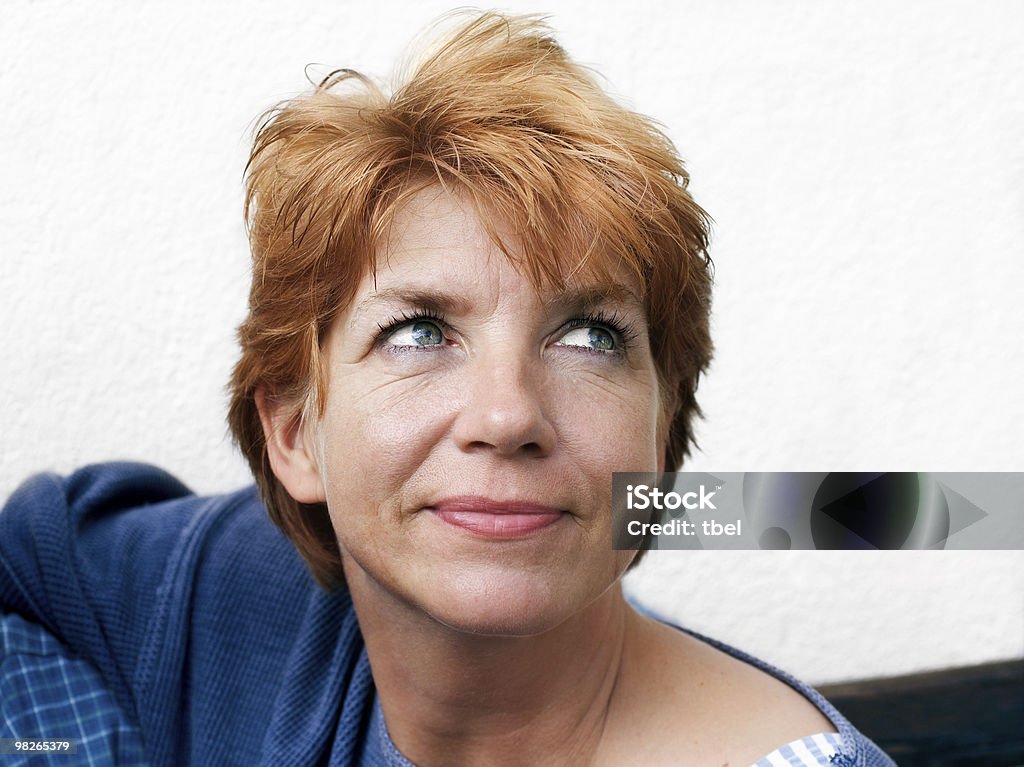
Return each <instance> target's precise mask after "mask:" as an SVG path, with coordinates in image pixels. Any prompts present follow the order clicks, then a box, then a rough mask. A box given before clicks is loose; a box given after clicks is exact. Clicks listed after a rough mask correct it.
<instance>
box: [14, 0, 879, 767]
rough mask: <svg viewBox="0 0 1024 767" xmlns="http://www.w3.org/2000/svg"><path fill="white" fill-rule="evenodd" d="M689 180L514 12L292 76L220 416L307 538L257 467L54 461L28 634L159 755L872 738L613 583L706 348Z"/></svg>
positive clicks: (46, 483)
mask: <svg viewBox="0 0 1024 767" xmlns="http://www.w3.org/2000/svg"><path fill="white" fill-rule="evenodd" d="M686 185H687V175H686V172H685V170H684V169H683V167H682V164H681V163H680V161H679V160H678V158H677V156H676V154H675V151H674V148H673V147H672V146H671V144H670V142H669V141H668V140H667V139H666V138H665V137H664V136H663V135H662V134H661V133H660V132H658V131H657V130H656V129H655V128H654V127H653V126H652V125H651V123H650V122H649V121H647V120H646V119H644V118H642V117H640V116H638V115H635V114H632V113H630V112H628V111H626V110H624V109H622V108H621V107H619V106H618V105H616V104H615V103H614V102H613V101H611V100H610V99H609V98H608V97H607V96H606V95H605V94H604V93H603V92H602V91H601V90H600V89H599V88H598V87H597V86H596V84H595V83H594V81H593V79H592V77H591V76H590V75H589V74H588V73H587V72H586V71H585V70H583V69H582V68H580V67H578V66H577V65H575V64H573V63H572V62H571V61H570V60H569V59H568V58H567V57H566V56H565V54H564V52H563V51H562V50H561V49H560V48H559V47H558V45H557V44H556V43H555V42H554V41H553V40H552V39H551V37H550V36H549V35H548V33H547V30H546V29H545V28H544V27H543V25H542V24H541V23H539V22H538V21H536V20H534V19H529V18H507V17H503V16H500V15H496V14H482V15H479V16H477V17H475V18H473V19H471V20H470V21H468V22H467V23H466V24H465V25H464V26H462V27H461V28H460V29H458V30H457V31H456V32H455V33H454V34H452V35H451V36H450V37H449V38H447V39H446V40H445V41H444V42H443V43H442V44H441V45H440V46H439V47H438V48H437V49H436V50H435V51H434V52H433V53H432V54H431V55H430V56H429V57H427V58H426V59H425V60H424V61H423V62H422V63H421V64H420V65H419V66H418V67H416V68H415V69H414V71H413V73H412V75H411V76H410V78H409V79H408V80H407V82H405V83H404V84H403V85H402V86H401V87H400V88H398V90H397V91H396V92H395V93H394V95H392V96H391V97H387V96H385V95H384V94H382V93H380V92H379V91H378V90H377V89H376V88H375V87H374V86H373V85H372V84H370V83H369V81H367V80H365V79H364V78H362V77H361V76H360V75H358V74H356V73H353V72H349V71H342V72H339V73H338V74H337V75H335V76H333V77H331V78H328V79H327V80H326V81H325V82H324V83H322V84H321V85H320V86H319V87H317V88H316V89H315V90H314V92H313V93H312V94H310V95H308V96H304V97H301V98H298V99H295V100H293V101H290V102H286V103H284V104H281V105H279V106H278V107H277V108H276V109H275V110H273V111H271V112H270V113H268V115H267V117H266V119H265V121H264V122H263V124H262V126H261V128H260V130H259V131H258V134H257V137H256V141H255V145H254V148H253V152H252V155H251V157H250V162H249V168H248V196H247V215H248V218H249V224H250V237H251V244H252V250H253V258H254V264H253V283H252V291H251V296H250V311H249V316H248V318H247V319H246V321H245V323H244V324H243V326H242V328H241V331H240V338H241V343H242V356H241V359H240V361H239V363H238V365H237V366H236V369H235V373H234V377H233V381H232V403H231V410H230V417H229V418H230V423H231V427H232V430H233V432H234V434H235V436H236V438H237V440H238V442H239V444H240V446H241V448H242V450H243V452H244V453H245V455H246V456H247V458H248V460H249V461H250V464H251V465H252V467H253V470H254V473H255V475H256V479H257V484H258V486H259V489H260V494H261V496H262V499H263V501H264V502H265V505H266V508H267V510H268V511H269V512H270V517H271V518H272V519H273V520H274V522H276V523H277V525H278V526H279V527H280V529H281V530H282V531H283V532H284V533H285V535H286V536H287V538H288V539H290V541H291V542H292V543H293V544H294V549H293V548H291V546H290V545H289V544H288V543H287V542H286V541H285V540H284V539H282V538H281V537H280V535H279V534H277V532H276V531H275V530H274V529H273V528H272V527H270V526H269V525H268V524H267V523H266V522H265V518H264V516H263V512H262V508H261V505H260V501H259V499H258V498H257V497H256V495H255V494H254V493H253V492H250V491H245V492H242V493H236V494H233V495H230V496H224V497H218V498H213V499H197V498H195V497H194V496H191V495H190V494H189V493H188V491H187V490H186V489H185V488H183V487H181V486H180V484H178V483H176V482H175V481H174V480H173V479H172V478H170V477H168V476H167V475H164V474H161V473H159V472H157V471H156V470H153V469H149V468H146V467H139V466H129V465H108V466H101V467H92V468H89V469H86V470H83V471H81V472H79V473H77V474H75V475H73V476H72V477H71V478H69V479H67V480H59V479H57V478H53V477H49V478H45V477H44V478H40V479H38V480H35V481H34V482H33V483H30V484H29V485H26V486H25V487H24V488H23V489H22V490H21V491H19V493H18V494H16V495H15V496H14V497H13V498H12V500H11V501H10V503H9V504H8V507H7V509H6V510H5V512H4V515H3V517H2V525H3V532H4V533H5V535H4V537H3V543H2V544H0V556H2V560H0V561H2V563H3V564H4V565H5V567H4V568H2V569H0V573H2V574H3V575H2V579H0V597H2V599H3V607H4V611H5V612H7V613H11V614H15V613H16V614H17V616H14V619H12V625H15V624H16V625H17V629H18V631H19V632H23V633H22V634H20V635H19V636H24V637H28V638H26V639H23V640H19V641H22V645H23V646H25V647H27V646H29V645H31V644H32V642H33V641H36V640H34V639H33V638H32V636H33V635H32V633H31V632H32V631H33V630H39V632H40V636H39V638H38V643H39V645H38V646H40V647H43V648H44V650H41V651H39V652H38V653H37V654H43V655H49V656H53V657H54V658H56V661H55V662H58V663H62V664H64V666H62V668H72V669H73V670H75V673H77V672H78V671H81V673H82V675H83V678H85V677H87V676H88V675H89V674H92V676H88V678H89V679H90V680H92V681H91V682H86V683H83V684H85V685H86V686H88V685H89V684H93V685H94V686H97V687H99V688H102V690H101V691H102V692H104V693H106V694H108V696H109V697H110V698H111V699H112V700H111V702H110V703H109V706H108V707H107V708H106V709H105V711H106V712H107V715H108V716H109V717H111V720H112V721H115V725H116V726H115V727H113V729H110V728H108V729H107V730H105V731H104V732H111V731H113V732H115V733H121V732H122V730H124V731H126V732H127V734H123V733H122V734H119V735H116V736H112V735H108V736H107V739H108V740H110V739H111V738H120V739H122V740H124V741H125V742H129V743H131V745H132V748H133V749H134V750H133V751H132V753H131V755H130V756H125V757H124V758H125V759H138V760H140V761H150V762H152V763H156V764H183V763H189V762H191V763H197V764H199V763H201V764H226V763H246V764H249V763H257V762H259V763H262V764H268V765H269V764H324V763H326V764H332V765H342V764H359V765H372V764H397V765H408V764H410V763H412V764H417V765H421V766H426V765H440V764H457V765H491V764H493V765H499V764H524V765H535V764H541V765H547V764H551V765H563V764H564V765H584V764H589V765H629V764H658V765H660V764H665V765H670V764H671V765H677V764H693V765H711V764H714V765H719V764H754V763H757V764H758V765H761V764H775V763H785V764H828V763H830V761H829V760H830V758H831V760H832V761H831V763H840V764H864V765H884V764H891V762H889V761H888V760H887V759H886V758H885V757H884V755H882V754H881V753H880V752H879V751H877V749H876V748H875V747H874V746H873V745H872V744H871V743H870V742H869V741H867V740H866V739H864V738H863V737H862V736H860V735H859V734H858V733H857V732H856V731H855V730H853V728H852V727H850V726H849V724H848V723H847V722H846V721H845V720H844V719H842V717H841V716H840V715H839V714H838V713H837V712H835V711H834V710H833V709H831V707H829V706H828V704H827V703H825V702H824V701H822V700H821V699H820V697H818V696H816V695H815V694H814V693H813V692H812V691H810V690H808V689H807V688H805V687H803V686H801V685H800V683H798V682H795V681H794V680H791V679H788V678H785V677H781V676H780V675H779V674H778V672H774V671H773V670H771V669H765V668H763V667H762V666H761V664H759V663H758V662H756V661H753V660H752V659H749V658H747V657H745V656H742V655H741V654H738V653H736V652H735V651H732V650H729V649H728V648H722V647H719V646H716V645H715V644H713V643H711V642H709V641H706V640H703V639H701V638H698V637H695V636H693V635H690V634H688V633H686V632H683V631H680V630H678V629H676V628H673V627H669V626H666V625H664V624H662V623H660V622H658V621H655V620H653V619H651V618H648V617H645V616H642V615H640V614H638V613H637V612H636V611H634V610H633V609H632V608H631V607H630V606H628V605H627V604H626V602H625V600H624V599H623V596H622V591H621V588H620V586H619V579H620V578H621V576H622V574H623V573H624V571H625V570H626V569H627V568H628V567H629V566H631V564H634V563H635V560H634V557H635V555H636V553H635V552H633V551H616V550H614V549H613V547H612V544H611V473H612V472H614V471H659V472H660V471H664V470H665V469H666V467H669V468H671V467H675V466H677V465H678V464H679V463H680V461H681V460H682V458H683V457H684V456H685V454H686V452H687V449H688V446H689V444H690V442H691V440H692V432H691V421H692V419H693V417H694V416H695V414H696V413H697V412H698V411H697V406H696V402H695V390H696V385H697V378H698V376H699V374H700V372H701V371H702V370H703V369H704V368H705V367H706V365H707V364H708V361H709V359H710V350H711V343H710V340H709V335H708V312H709V296H710V273H709V262H708V260H707V257H706V253H705V248H706V244H707V217H706V215H705V214H704V212H703V211H702V210H701V209H700V208H699V207H698V206H697V205H696V204H695V203H694V201H693V200H692V198H691V197H690V195H689V193H688V192H687V190H686ZM295 551H297V552H298V554H299V555H301V557H302V558H303V559H304V560H305V564H306V565H307V566H308V570H306V569H304V568H303V567H302V566H301V565H300V564H299V560H298V559H297V558H296V556H295ZM314 579H315V581H316V583H317V584H319V585H315V584H314ZM15 619H16V620H15ZM25 619H28V622H27V623H26V620H25ZM5 620H8V619H5ZM33 626H35V629H34V628H33ZM40 627H41V628H40ZM42 629H45V630H46V631H45V632H43V631H42ZM25 654H31V653H30V652H28V651H27V650H26V651H25ZM83 659H84V660H85V661H86V667H85V668H84V670H83V669H82V668H80V666H76V665H74V664H81V663H82V662H83ZM40 673H41V672H40ZM62 673H63V672H62ZM65 676H66V675H65ZM97 680H99V681H97ZM29 697H31V696H29ZM37 708H39V707H37ZM42 716H43V715H42V714H40V719H38V720H37V721H36V722H35V726H36V729H37V730H40V731H39V732H38V733H37V735H36V736H56V735H58V733H56V732H52V731H51V732H43V731H42V728H43V727H44V723H45V720H44V719H43V718H42ZM118 728H121V729H118ZM136 736H137V737H138V739H139V740H141V744H142V746H141V747H140V746H138V744H137V743H136V741H135V740H134V738H136ZM19 737H30V736H29V735H27V734H25V733H21V734H19ZM783 744H790V745H786V746H784V747H783V749H782V750H777V749H779V747H780V746H783ZM118 748H119V747H118V746H117V745H115V746H111V747H110V749H109V752H108V754H109V755H110V758H111V759H115V758H119V757H121V756H123V754H124V752H123V751H119V750H118ZM139 751H141V752H142V753H143V754H144V757H142V756H140V755H139ZM794 754H795V755H794ZM796 759H802V760H803V761H800V762H797V761H794V760H796Z"/></svg>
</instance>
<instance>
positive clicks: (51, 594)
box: [0, 463, 892, 767]
mask: <svg viewBox="0 0 1024 767" xmlns="http://www.w3.org/2000/svg"><path fill="white" fill-rule="evenodd" d="M0 612H3V613H6V614H7V617H5V618H4V619H3V625H4V626H5V632H8V633H5V634H4V636H5V644H4V646H3V649H4V653H3V655H0V664H2V665H0V669H2V670H3V672H4V674H3V676H4V679H3V680H0V683H2V684H5V685H16V684H18V682H17V681H16V680H17V678H18V674H17V673H14V674H12V675H11V678H10V679H8V678H7V676H8V673H7V672H8V670H9V669H11V668H14V666H11V665H10V664H11V663H12V662H13V663H15V664H17V663H24V662H25V658H29V657H30V656H32V653H31V652H28V651H26V648H28V649H29V650H31V649H32V648H33V647H34V648H35V650H36V652H35V658H36V660H35V661H33V662H34V663H35V664H36V665H35V666H34V667H32V668H33V672H32V673H31V674H29V676H30V677H31V678H32V680H33V682H32V686H31V691H30V692H24V693H20V694H21V695H22V697H20V698H16V697H12V698H11V700H12V701H13V702H12V704H11V706H10V710H8V709H7V708H6V704H7V695H6V688H5V696H4V703H5V709H4V720H5V721H8V720H9V721H11V722H13V723H14V724H12V725H9V726H11V727H12V728H19V729H12V730H11V731H12V732H15V733H18V734H20V733H24V732H28V731H29V730H27V729H25V728H26V727H27V726H29V723H30V722H31V721H33V720H32V717H37V718H38V717H44V718H45V717H46V716H50V717H65V718H64V719H60V720H59V722H60V726H61V727H64V726H65V723H67V724H68V725H70V723H71V722H76V723H81V724H83V725H89V726H88V727H85V728H84V729H83V731H82V732H83V734H82V735H80V736H79V737H80V738H82V739H86V738H90V739H91V742H94V744H95V746H96V747H97V748H104V749H107V750H106V751H98V752H97V754H98V756H97V758H96V759H93V760H89V763H91V764H105V763H121V764H137V763H142V762H145V763H149V764H153V765H158V766H162V765H188V764H195V765H235V764H238V765H242V764H245V765H268V766H270V765H274V766H276V765H311V766H312V765H328V766H329V767H343V766H348V765H355V766H356V767H375V766H376V765H387V764H389V763H391V764H393V763H394V759H395V757H396V756H398V757H400V756H401V755H400V754H398V753H397V749H394V745H393V744H391V742H390V739H388V738H387V731H386V728H384V727H383V726H382V720H379V722H378V721H377V720H374V719H373V713H374V709H375V695H374V688H373V682H372V678H371V676H370V667H369V662H368V660H367V657H366V653H365V649H364V647H363V641H362V636H361V635H360V633H359V626H358V623H357V621H356V617H355V611H354V610H353V608H352V603H351V599H350V598H349V596H348V594H347V593H345V592H344V591H341V592H336V593H332V594H328V593H326V592H324V591H323V590H322V589H320V588H318V587H317V586H316V585H315V584H314V582H313V581H312V578H311V577H310V575H309V573H308V571H307V569H306V568H305V566H304V564H303V563H302V562H301V560H300V559H299V557H298V554H297V553H296V552H295V550H294V548H293V547H292V546H291V544H290V543H289V542H288V541H287V540H286V539H285V538H284V537H283V536H282V535H281V533H280V532H279V531H278V530H277V529H276V528H275V527H274V526H273V525H272V524H271V523H270V522H269V520H268V519H267V516H266V511H265V510H264V508H263V506H262V504H261V502H260V501H259V498H258V496H257V494H256V492H255V489H253V488H249V489H246V490H243V491H239V492H237V493H232V494H228V495H223V496H217V497H213V498H200V497H196V496H194V495H192V494H191V493H190V492H189V491H188V489H187V488H185V487H184V486H183V485H182V484H181V483H180V482H178V481H177V480H175V479H174V478H173V477H171V476H170V475H168V474H166V473H165V472H162V471H160V470H159V469H155V468H153V467H149V466H144V465H140V464H124V463H123V464H106V465H101V466H91V467H87V468H85V469H82V470H80V471H78V472H76V473H74V474H73V475H71V476H70V477H68V478H66V479H62V478H60V477H57V476H54V475H42V476H39V477H36V478H34V479H33V480H30V481H29V482H28V483H26V484H25V485H23V486H22V487H21V488H20V489H19V490H18V491H16V492H15V494H14V495H13V496H12V497H11V498H10V500H9V501H8V503H7V505H6V506H5V508H4V510H3V512H0ZM19 616H20V617H19ZM26 621H27V622H29V623H31V624H36V625H37V626H38V629H37V630H36V631H35V634H34V635H33V632H32V631H31V630H27V631H26V623H25V622H26ZM8 626H11V627H14V628H10V629H8V628H7V627H8ZM6 637H10V638H9V639H8V638H6ZM706 641H709V642H711V644H713V645H715V646H716V647H720V648H721V649H723V650H725V651H726V652H730V653H732V654H733V655H736V656H737V657H740V658H742V659H744V660H746V661H748V662H750V663H753V664H754V665H757V666H759V667H761V668H765V669H766V670H767V671H769V673H773V674H774V675H776V676H778V677H779V678H781V679H783V680H785V681H786V682H788V683H789V684H791V685H793V686H794V687H796V688H797V689H798V690H800V691H801V692H803V693H804V694H805V695H807V696H808V697H809V698H810V699H811V700H812V701H813V702H814V703H815V704H816V705H818V706H819V708H821V710H822V711H823V712H824V713H825V715H826V716H828V717H829V718H830V719H831V720H832V721H833V722H834V723H835V725H836V727H837V729H838V731H839V733H840V734H841V735H842V739H843V745H844V750H843V757H842V758H841V759H837V760H835V763H836V764H838V765H840V767H849V766H851V765H857V766H858V767H891V765H892V762H891V761H890V760H888V758H886V757H885V756H884V755H883V754H881V752H880V751H878V749H877V748H876V747H875V746H874V745H873V744H871V743H870V741H868V740H867V739H865V738H863V736H861V735H860V734H859V733H858V732H857V731H856V730H855V729H854V728H853V727H852V726H851V725H850V724H849V722H847V721H846V720H845V719H844V718H843V717H842V716H841V715H840V714H839V713H838V712H837V711H835V709H834V708H832V707H831V706H830V705H829V704H828V703H827V701H825V700H824V699H823V698H822V697H821V696H820V695H818V694H817V693H816V692H814V691H813V690H811V689H810V688H807V687H806V686H804V685H802V684H801V683H800V682H798V681H796V680H794V679H792V678H791V677H788V676H786V675H784V674H782V673H781V672H778V671H777V670H775V669H771V668H770V667H767V666H765V665H764V664H761V663H760V662H759V661H757V660H755V659H753V658H750V657H749V656H746V655H744V654H742V653H738V652H737V651H735V650H732V649H731V648H727V647H725V646H723V645H721V644H719V643H716V642H714V641H712V640H706ZM7 642H9V643H10V644H6V643H7ZM33 643H35V644H33ZM11 648H13V651H12V649H11ZM12 659H13V660H12ZM53 659H57V660H58V661H59V663H57V665H47V664H49V663H51V661H53ZM60 669H63V671H61V670H60ZM69 669H74V670H75V671H76V672H81V677H80V678H79V677H78V676H74V678H71V679H66V680H62V683H63V684H64V685H65V687H64V689H66V690H70V692H69V693H65V692H62V691H61V687H60V685H54V684H53V682H52V678H53V677H54V674H63V673H65V672H67V671H68V670H69ZM48 675H49V676H48ZM48 679H49V680H50V681H47V680H48ZM23 681H24V675H23ZM76 690H77V691H78V692H76ZM94 693H95V694H94ZM43 695H46V696H48V697H47V698H46V700H47V701H50V702H53V701H59V700H60V699H61V697H62V696H64V695H67V701H65V702H66V703H67V705H66V706H56V707H54V708H47V703H46V702H43V703H42V705H40V701H43V700H44V699H43V697H41V696H43ZM25 696H27V697H25ZM33 696H35V697H33ZM87 701H92V702H93V703H94V704H95V709H90V708H87V707H86V706H87V705H89V704H87V703H86V702H87ZM75 711H78V712H80V713H74V712H75ZM47 712H49V713H47ZM378 717H379V714H378ZM92 723H95V724H96V728H95V729H91V727H92ZM37 724H38V726H39V728H40V729H38V730H37V732H38V733H39V734H40V735H41V736H44V737H54V736H57V735H60V736H69V735H70V733H66V732H60V733H58V732H56V731H55V730H53V731H50V730H49V729H48V728H49V727H50V726H54V727H56V726H58V725H57V720H55V719H52V718H51V719H45V720H44V719H39V720H38V722H37ZM6 726H8V725H5V727H6ZM32 726H35V725H32ZM44 730H45V731H44ZM103 733H109V734H106V735H104V734H103ZM136 733H138V734H139V735H140V736H141V741H142V743H141V748H142V750H143V755H144V760H140V759H139V751H138V749H139V743H138V741H139V737H137V736H136ZM14 736H15V735H0V737H14ZM20 736H21V737H27V736H26V735H24V734H20ZM60 758H61V759H68V758H70V757H67V756H63V757H60ZM56 759H57V757H54V760H55V761H54V763H57V762H56ZM59 763H60V764H69V763H71V762H67V761H60V762H59ZM83 763H84V762H83Z"/></svg>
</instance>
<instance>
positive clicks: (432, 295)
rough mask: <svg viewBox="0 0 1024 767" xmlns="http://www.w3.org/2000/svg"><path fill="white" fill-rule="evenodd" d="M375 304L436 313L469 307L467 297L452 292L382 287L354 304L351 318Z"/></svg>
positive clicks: (466, 310)
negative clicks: (403, 306)
mask: <svg viewBox="0 0 1024 767" xmlns="http://www.w3.org/2000/svg"><path fill="white" fill-rule="evenodd" d="M377 304H408V305H410V306H416V307H419V308H422V309H426V310H428V311H431V312H436V313H437V314H459V313H460V312H468V311H469V308H470V302H469V299H467V298H466V297H465V296H459V295H455V294H453V293H445V292H444V291H440V290H422V289H418V288H384V289H383V290H378V291H376V292H374V293H372V294H371V295H369V296H367V297H366V298H364V299H363V300H362V301H360V302H359V303H358V304H356V305H355V308H354V309H353V312H352V316H353V318H356V317H358V316H359V315H361V314H362V313H364V312H366V311H367V310H368V309H371V308H372V307H373V306H375V305H377Z"/></svg>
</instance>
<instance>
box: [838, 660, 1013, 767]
mask: <svg viewBox="0 0 1024 767" xmlns="http://www.w3.org/2000/svg"><path fill="white" fill-rule="evenodd" d="M819 689H820V690H821V692H822V693H823V694H824V695H825V697H827V698H828V699H829V700H830V701H832V702H833V703H834V704H835V706H836V708H838V709H839V710H840V711H842V712H843V714H845V715H846V717H847V718H848V719H849V720H850V721H851V722H853V724H854V726H855V727H857V729H859V730H860V731H861V732H863V733H864V734H865V735H867V736H868V737H870V738H871V739H872V740H873V741H875V742H876V743H877V744H878V745H880V746H881V747H882V748H883V749H885V751H886V752H888V753H889V755H890V756H892V758H893V759H894V760H895V761H896V763H897V764H898V765H900V767H1024V660H1020V661H1008V662H1004V663H991V664H986V665H983V666H972V667H969V668H957V669H949V670H946V671H935V672H929V673H925V674H912V675H909V676H901V677H893V678H889V679H871V680H867V681H864V682H852V683H845V684H835V685H827V686H823V687H821V688H819Z"/></svg>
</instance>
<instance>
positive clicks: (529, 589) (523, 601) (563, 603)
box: [424, 567, 596, 637]
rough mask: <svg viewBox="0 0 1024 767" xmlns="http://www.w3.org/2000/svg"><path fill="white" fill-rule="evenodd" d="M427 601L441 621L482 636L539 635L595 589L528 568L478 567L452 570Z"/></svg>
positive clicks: (591, 596)
mask: <svg viewBox="0 0 1024 767" xmlns="http://www.w3.org/2000/svg"><path fill="white" fill-rule="evenodd" d="M445 580H446V582H445V583H436V582H435V583H434V584H433V585H432V589H431V590H432V592H433V593H432V598H431V599H430V604H429V605H424V608H425V609H426V612H427V613H428V614H429V615H430V616H431V617H432V618H433V619H434V620H436V621H438V622H439V623H442V624H444V625H445V626H447V627H448V628H451V629H454V630H455V631H459V632H463V633H467V634H476V635H480V636H522V637H525V636H535V635H537V634H543V633H544V632H546V631H550V630H551V629H553V628H555V627H556V626H558V625H559V624H561V623H562V622H564V621H565V620H567V619H568V618H570V617H571V616H572V615H574V614H575V613H577V612H579V611H580V610H582V609H583V608H584V607H586V605H587V604H588V603H589V602H590V601H592V600H593V599H594V598H595V596H596V595H595V594H589V595H588V594H575V593H571V592H570V591H569V590H567V589H566V584H565V583H564V582H563V581H562V579H560V578H558V579H554V578H552V574H550V573H548V574H546V577H544V576H542V575H541V574H538V573H531V572H529V571H524V570H518V571H516V570H505V569H501V568H497V569H496V568H494V567H488V568H483V567H475V568H472V569H468V570H464V571H462V572H458V573H452V572H449V573H448V578H446V579H445Z"/></svg>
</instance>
